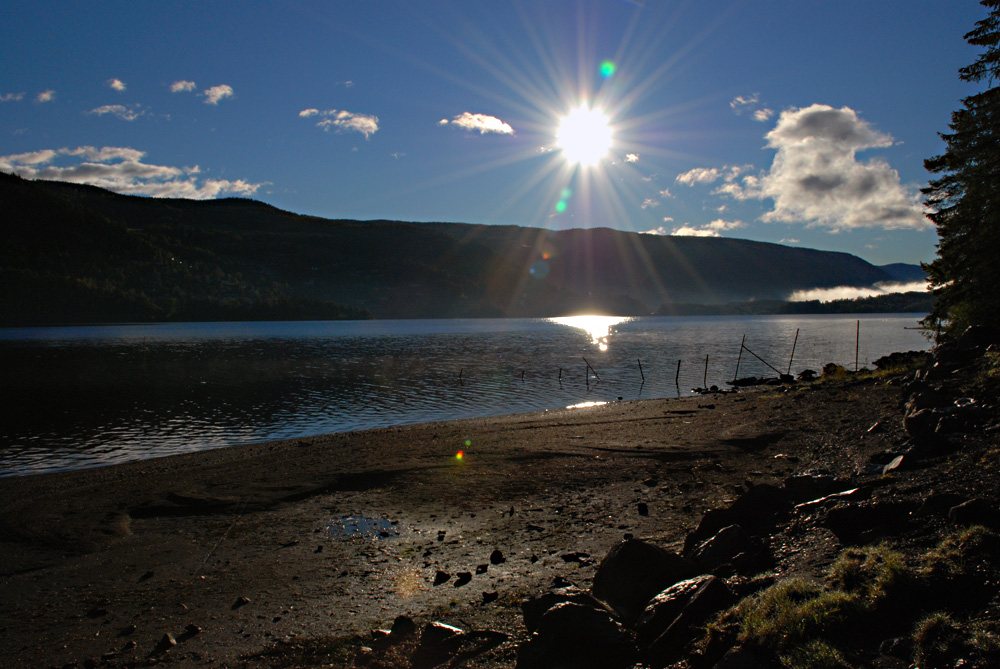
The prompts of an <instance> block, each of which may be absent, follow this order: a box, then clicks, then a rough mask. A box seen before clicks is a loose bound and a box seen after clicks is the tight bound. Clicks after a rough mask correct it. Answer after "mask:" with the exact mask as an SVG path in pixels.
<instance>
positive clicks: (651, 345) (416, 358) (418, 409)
mask: <svg viewBox="0 0 1000 669" xmlns="http://www.w3.org/2000/svg"><path fill="white" fill-rule="evenodd" d="M919 318H920V315H917V314H875V315H864V316H844V315H828V316H744V317H734V316H702V317H664V318H610V317H599V318H589V320H588V317H577V318H575V319H468V320H412V321H324V322H276V323H275V322H261V323H171V324H136V325H95V326H74V327H44V328H6V329H0V394H2V397H0V401H2V402H3V406H4V418H3V421H2V425H0V476H10V475H22V474H32V473H40V472H46V471H56V470H64V469H77V468H83V467H94V466H101V465H107V464H112V463H118V462H125V461H130V460H137V459H142V458H151V457H158V456H164V455H171V454H176V453H185V452H191V451H200V450H206V449H210V448H218V447H225V446H232V445H236V444H241V443H249V442H260V441H268V440H274V439H285V438H291V437H302V436H309V435H316V434H324V433H330V432H343V431H350V430H361V429H366V428H374V427H386V426H391V425H402V424H407V423H420V422H428V421H437V420H450V419H456V418H470V417H480V416H490V415H499V414H507V413H518V412H527V411H536V410H542V409H556V408H564V407H570V406H577V405H583V404H587V403H593V402H610V401H616V400H619V399H625V400H631V399H639V398H645V399H648V398H663V397H684V396H689V395H691V394H692V392H691V390H692V388H699V387H703V386H706V385H707V386H711V385H717V386H719V387H723V388H725V387H728V386H726V385H725V382H726V381H728V380H732V379H733V378H734V376H735V374H736V372H737V362H739V376H741V377H744V376H750V375H755V376H769V377H774V376H776V374H775V372H774V371H773V370H772V369H770V368H769V367H768V366H767V365H768V364H769V365H770V367H773V368H775V369H776V370H778V371H781V372H785V371H787V370H788V369H789V361H790V358H791V357H792V351H793V344H794V358H793V359H792V361H791V371H792V373H793V374H795V373H798V372H799V371H801V370H803V369H807V368H809V369H813V370H817V371H819V370H821V369H822V366H823V365H824V364H825V363H828V362H835V363H837V364H841V365H844V366H845V367H847V368H848V369H854V366H855V346H856V341H857V350H858V364H859V365H860V366H865V365H867V364H869V363H870V362H871V361H873V360H875V359H877V358H879V357H881V356H883V355H886V354H888V353H891V352H894V351H907V350H918V349H919V350H923V349H927V348H929V346H930V342H928V340H927V339H926V338H925V337H924V336H923V335H922V334H921V332H920V331H918V330H916V329H914V328H916V326H917V321H918V320H919ZM859 319H860V327H859ZM797 330H798V339H797V341H796V340H795V336H796V331H797ZM744 336H745V337H746V340H745V341H746V343H745V346H746V348H747V349H749V351H752V354H751V353H749V352H747V351H744V352H743V354H742V357H741V356H740V355H739V354H740V350H741V342H742V341H743V337H744ZM755 356H759V358H760V359H762V360H763V361H766V363H767V364H765V363H764V362H761V361H760V360H759V359H758V357H755ZM706 357H707V364H706ZM678 361H680V367H679V370H678Z"/></svg>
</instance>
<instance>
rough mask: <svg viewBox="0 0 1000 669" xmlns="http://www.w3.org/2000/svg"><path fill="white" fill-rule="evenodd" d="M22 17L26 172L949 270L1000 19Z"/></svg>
mask: <svg viewBox="0 0 1000 669" xmlns="http://www.w3.org/2000/svg"><path fill="white" fill-rule="evenodd" d="M3 15H4V20H3V21H2V22H0V58H2V61H3V64H4V66H3V74H2V75H0V169H2V170H5V171H14V172H17V173H20V174H22V175H24V176H29V177H38V178H51V179H62V180H68V181H80V182H86V183H94V184H96V185H101V186H104V187H108V188H111V189H112V190H118V191H120V192H129V193H137V194H145V195H154V196H170V197H199V198H205V197H217V196H228V195H238V196H249V197H253V198H255V199H259V200H262V201H264V202H268V203H270V204H273V205H275V206H278V207H281V208H283V209H287V210H290V211H294V212H297V213H304V214H314V215H318V216H323V217H327V218H356V219H363V220H368V219H399V220H408V221H462V222H471V223H488V224H514V225H526V226H538V227H548V228H552V229H565V228H576V227H595V226H608V227H613V228H618V229H623V230H632V231H637V232H647V231H655V232H658V233H661V234H684V233H687V234H703V235H720V236H728V237H740V238H746V239H755V240H761V241H769V242H780V243H785V244H789V245H798V246H806V247H812V248H820V249H827V250H839V251H847V252H850V253H854V254H857V255H859V256H861V257H863V258H865V259H867V260H869V261H871V262H874V263H876V264H885V263H890V262H919V261H926V260H930V259H931V258H932V257H933V254H934V244H935V242H936V239H937V237H936V234H935V232H934V230H933V228H932V227H931V226H930V225H929V223H928V222H927V221H926V220H925V219H923V217H922V215H921V210H920V207H919V204H918V193H917V189H918V188H919V187H920V186H921V185H923V184H925V183H926V181H927V174H926V172H925V171H924V169H923V160H924V159H925V158H927V157H930V156H932V155H934V154H936V153H939V152H940V151H941V150H942V149H943V143H942V142H941V140H940V139H939V138H938V136H937V133H938V132H942V131H946V130H947V123H948V121H949V118H950V114H951V112H952V111H953V110H955V109H957V108H958V107H959V106H960V100H961V98H962V97H964V96H966V95H969V94H970V93H972V92H974V91H973V89H972V88H970V87H969V85H967V84H963V83H962V82H960V81H959V79H958V75H957V70H958V68H959V67H961V66H963V65H966V64H968V63H970V62H972V61H973V60H974V59H975V57H976V51H975V50H974V49H972V48H971V47H969V46H967V45H966V44H965V42H964V41H963V39H962V36H963V35H964V34H965V33H966V32H968V31H969V30H971V29H972V27H973V25H974V23H975V21H977V20H979V19H981V18H983V17H984V16H985V10H984V9H983V8H982V7H981V6H980V5H979V4H978V2H975V1H974V0H864V1H857V0H838V1H836V2H834V1H826V0H816V1H812V0H809V1H805V0H765V1H760V0H757V1H751V0H747V1H735V2H734V1H728V0H690V1H685V2H675V1H672V0H662V1H659V2H654V1H653V0H646V1H645V2H638V1H626V0H603V1H597V0H594V1H581V2H570V1H562V0H551V1H548V0H533V1H530V2H499V1H489V0H487V1H484V2H475V3H470V2H439V1H433V0H431V1H427V0H420V1H419V2H396V1H389V0H386V1H373V2H346V1H343V2H342V1H336V0H334V1H331V0H327V1H323V2H319V1H317V2H266V3H265V2H210V1H205V0H202V1H200V2H156V3H153V2H131V1H130V2H99V3H91V2H48V1H45V0H35V1H33V2H30V3H9V4H7V5H5V8H4V12H3ZM581 106H582V107H583V112H582V114H578V115H577V116H574V118H577V117H581V116H582V118H583V119H584V120H587V119H590V120H596V121H597V122H598V123H597V125H596V126H595V127H588V126H586V125H584V126H583V127H582V128H579V129H576V130H575V132H574V128H572V127H566V126H563V125H562V124H563V119H565V118H566V117H567V116H571V115H572V112H573V111H574V110H580V108H581ZM602 119H603V121H602ZM602 123H603V125H602ZM561 127H562V128H563V130H562V131H560V128H561ZM606 135H609V140H606V141H610V144H607V143H606V141H604V142H601V141H597V140H598V138H600V137H603V136H606ZM595 142H596V144H595ZM588 150H589V153H588ZM581 151H582V154H581V153H580V152H581ZM580 155H582V156H583V161H584V162H583V163H580V162H579V156H580Z"/></svg>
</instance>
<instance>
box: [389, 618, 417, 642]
mask: <svg viewBox="0 0 1000 669" xmlns="http://www.w3.org/2000/svg"><path fill="white" fill-rule="evenodd" d="M416 633H417V624H416V623H415V622H413V619H412V618H410V617H409V616H396V619H395V620H393V621H392V627H391V628H390V629H389V636H392V637H394V638H396V639H406V638H409V637H411V636H413V635H414V634H416Z"/></svg>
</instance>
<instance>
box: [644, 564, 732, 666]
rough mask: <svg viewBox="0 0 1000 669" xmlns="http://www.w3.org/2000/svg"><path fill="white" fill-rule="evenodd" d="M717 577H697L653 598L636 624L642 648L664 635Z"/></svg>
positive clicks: (674, 585)
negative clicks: (700, 591)
mask: <svg viewBox="0 0 1000 669" xmlns="http://www.w3.org/2000/svg"><path fill="white" fill-rule="evenodd" d="M714 578H715V576H711V575H708V574H704V575H702V576H695V577H694V578H689V579H687V580H686V581H681V582H680V583H674V584H673V585H672V586H670V587H669V588H667V589H666V590H664V591H663V592H661V593H660V594H658V595H656V596H655V597H653V599H651V600H650V602H649V604H647V605H646V610H645V611H643V612H642V615H641V616H640V617H639V620H638V621H637V622H636V624H635V638H636V642H637V643H638V644H639V647H640V648H645V647H646V646H648V645H649V644H651V643H652V642H653V641H655V640H656V638H657V637H658V636H660V635H661V634H663V632H665V631H666V629H667V628H668V627H670V623H672V622H674V620H676V619H677V616H679V615H680V614H681V611H683V610H684V607H685V606H687V605H688V602H690V601H691V598H692V597H694V594H695V593H696V592H698V589H699V588H700V587H701V586H703V585H704V584H705V583H706V582H708V581H709V580H711V579H714Z"/></svg>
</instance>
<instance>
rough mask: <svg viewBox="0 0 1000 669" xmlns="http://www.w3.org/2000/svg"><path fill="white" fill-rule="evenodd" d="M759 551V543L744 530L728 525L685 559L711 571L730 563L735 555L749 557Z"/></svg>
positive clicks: (737, 526)
mask: <svg viewBox="0 0 1000 669" xmlns="http://www.w3.org/2000/svg"><path fill="white" fill-rule="evenodd" d="M760 550H761V544H760V542H759V541H754V540H753V538H752V537H751V536H750V535H749V534H747V533H746V530H744V529H743V528H742V527H740V526H739V525H730V526H729V527H724V528H722V529H721V530H719V532H718V534H716V535H715V536H713V537H711V538H710V539H706V540H705V541H704V542H702V543H701V544H699V545H698V546H697V547H695V549H694V550H692V551H691V552H690V553H689V554H688V555H687V556H686V557H687V558H688V559H689V560H691V561H692V562H694V563H695V564H697V565H698V566H699V567H701V568H703V569H708V570H711V569H715V568H716V567H718V566H719V565H722V564H725V563H727V562H732V561H733V558H735V557H736V556H737V555H740V554H746V555H751V554H754V553H758V552H760Z"/></svg>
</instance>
